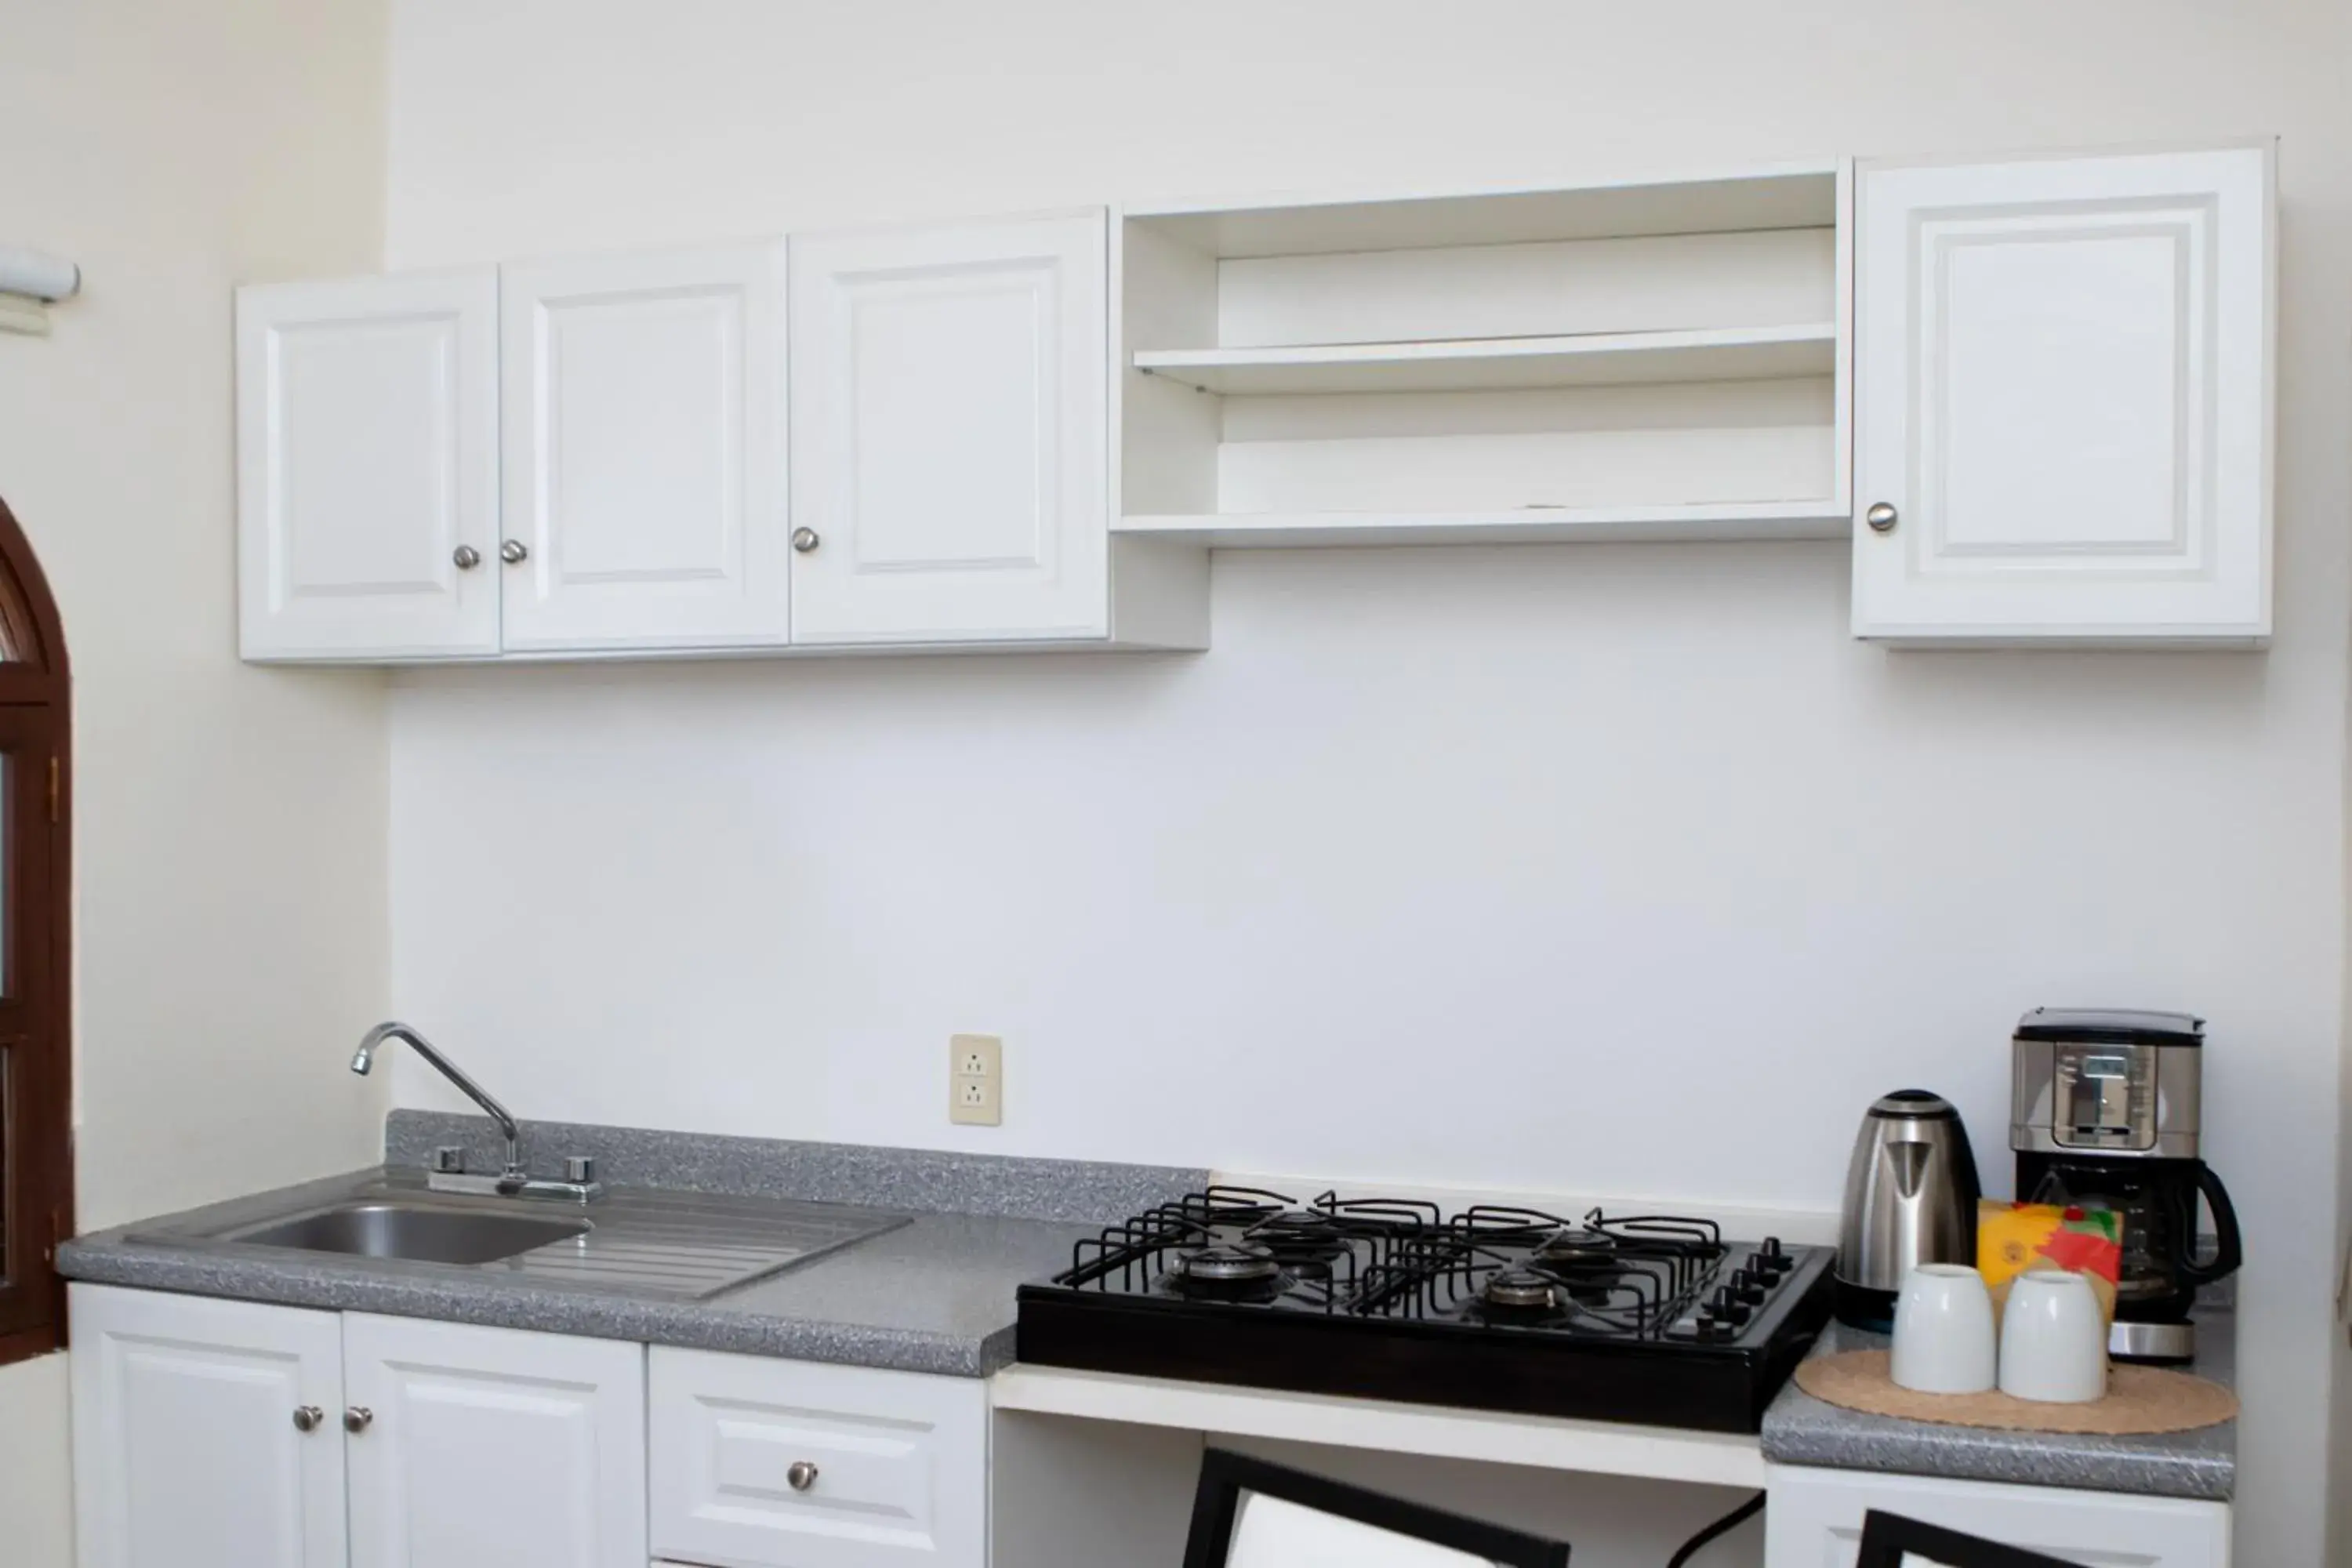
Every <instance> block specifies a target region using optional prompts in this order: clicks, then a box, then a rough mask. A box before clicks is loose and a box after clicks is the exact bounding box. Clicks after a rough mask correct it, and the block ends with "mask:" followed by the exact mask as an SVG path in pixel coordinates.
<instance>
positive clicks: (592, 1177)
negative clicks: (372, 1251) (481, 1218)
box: [352, 1020, 604, 1204]
mask: <svg viewBox="0 0 2352 1568" xmlns="http://www.w3.org/2000/svg"><path fill="white" fill-rule="evenodd" d="M386 1040H406V1041H407V1042H408V1048H409V1049H411V1050H413V1051H415V1053H416V1054H417V1055H418V1056H420V1057H423V1058H425V1061H426V1062H428V1063H430V1064H431V1065H432V1067H433V1068H434V1070H436V1072H438V1073H440V1075H441V1076H442V1077H443V1078H446V1079H448V1080H449V1081H450V1082H451V1083H453V1084H456V1085H457V1091H458V1092H459V1093H461V1094H463V1095H464V1096H465V1097H466V1098H467V1100H472V1101H473V1102H474V1103H475V1104H476V1105H478V1106H480V1107H481V1108H482V1111H483V1114H485V1115H487V1116H488V1118H489V1119H490V1120H491V1121H495V1122H497V1123H498V1125H499V1132H500V1133H501V1134H503V1135H504V1136H505V1138H506V1141H507V1163H506V1169H505V1170H504V1171H502V1172H500V1173H499V1174H498V1175H496V1176H469V1175H467V1174H466V1173H465V1160H464V1157H463V1155H462V1154H461V1153H460V1152H458V1151H457V1150H454V1149H444V1150H442V1151H441V1152H440V1156H439V1158H438V1159H436V1162H435V1169H434V1170H433V1171H432V1172H430V1173H428V1174H427V1175H426V1176H425V1185H426V1186H427V1187H429V1188H431V1189H432V1190H433V1191H435V1192H440V1193H496V1194H499V1196H501V1197H509V1198H511V1197H527V1198H565V1199H569V1200H570V1201H571V1202H573V1203H583V1204H584V1203H591V1202H593V1201H594V1200H595V1199H597V1198H600V1197H603V1196H604V1183H602V1182H600V1181H598V1180H596V1163H595V1162H594V1161H593V1160H590V1159H586V1158H583V1157H582V1156H580V1155H576V1154H575V1155H573V1156H572V1157H571V1158H570V1159H567V1160H566V1161H565V1162H564V1175H565V1176H566V1177H567V1178H568V1179H567V1180H564V1181H561V1182H551V1181H539V1180H534V1179H533V1178H532V1177H531V1176H530V1174H529V1173H526V1172H525V1171H524V1170H523V1165H522V1134H521V1132H520V1130H519V1129H518V1128H517V1127H516V1126H515V1119H514V1115H513V1113H512V1112H511V1111H509V1110H507V1108H506V1107H505V1106H503V1105H500V1104H499V1102H498V1100H496V1099H495V1098H494V1097H493V1096H492V1095H491V1094H490V1091H489V1090H488V1089H484V1088H483V1087H482V1086H481V1085H480V1084H478V1083H476V1082H475V1081H474V1080H473V1079H471V1078H469V1077H467V1074H466V1070H465V1068H461V1067H459V1066H458V1065H457V1063H456V1062H453V1061H451V1060H450V1059H449V1058H447V1057H445V1056H443V1055H442V1054H441V1053H440V1052H439V1051H438V1050H436V1049H435V1048H434V1045H433V1042H432V1041H430V1040H428V1039H426V1038H425V1037H424V1036H422V1035H420V1034H418V1033H417V1032H416V1031H415V1029H413V1028H411V1027H410V1026H408V1025H406V1024H403V1023H400V1022H397V1021H395V1020H387V1021H386V1022H384V1023H381V1024H378V1025H377V1026H375V1027H374V1028H373V1029H370V1030H369V1031H368V1032H367V1033H366V1034H365V1035H364V1036H362V1037H361V1039H360V1047H359V1049H357V1050H355V1051H353V1052H352V1071H353V1072H355V1073H357V1074H359V1075H360V1076H361V1077H362V1078H365V1077H366V1076H367V1074H368V1069H369V1068H373V1066H375V1053H376V1047H379V1046H381V1045H383V1043H384V1041H386Z"/></svg>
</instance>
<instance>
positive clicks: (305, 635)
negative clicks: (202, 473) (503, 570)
mask: <svg viewBox="0 0 2352 1568" xmlns="http://www.w3.org/2000/svg"><path fill="white" fill-rule="evenodd" d="M236 382H237V386H236V445H237V552H238V561H239V567H238V587H239V594H238V600H239V625H240V632H241V638H240V640H241V642H242V645H243V648H244V653H245V657H246V658H255V659H274V658H286V659H293V658H370V659H385V658H431V657H435V656H443V657H447V656H455V655H465V654H473V655H480V654H491V653H496V652H497V651H498V648H499V583H498V572H497V570H496V568H495V567H494V566H493V565H491V564H490V563H491V562H492V561H493V560H494V559H495V555H494V552H495V549H496V546H497V533H496V531H497V528H498V515H499V478H498V456H499V454H498V431H499V411H498V275H497V274H496V273H495V272H493V271H491V270H490V269H488V268H481V269H478V270H475V271H468V272H447V273H430V274H424V273H420V274H415V275H411V276H406V277H391V278H362V279H352V280H350V281H347V282H327V283H285V284H277V285H272V286H269V287H263V288H251V289H239V290H238V291H237V296H236ZM467 561H471V562H473V563H474V564H473V566H472V567H471V568H470V569H468V568H467V566H466V564H465V563H467Z"/></svg>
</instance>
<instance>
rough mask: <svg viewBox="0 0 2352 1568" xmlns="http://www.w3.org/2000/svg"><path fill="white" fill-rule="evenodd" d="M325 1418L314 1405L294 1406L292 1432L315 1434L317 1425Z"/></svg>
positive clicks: (321, 1411) (323, 1413)
mask: <svg viewBox="0 0 2352 1568" xmlns="http://www.w3.org/2000/svg"><path fill="white" fill-rule="evenodd" d="M326 1416H327V1413H326V1412H325V1411H323V1410H321V1409H320V1408H319V1407H318V1406H317V1405H296V1406H295V1407H294V1430H296V1431H297V1432H316V1431H317V1430H318V1429H319V1423H320V1422H321V1421H323V1420H325V1419H326Z"/></svg>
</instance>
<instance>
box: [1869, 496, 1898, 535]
mask: <svg viewBox="0 0 2352 1568" xmlns="http://www.w3.org/2000/svg"><path fill="white" fill-rule="evenodd" d="M1895 518H1896V513H1895V507H1894V504H1893V503H1892V502H1889V501H1878V502H1875V503H1874V504H1873V505H1872V507H1871V509H1870V510H1868V511H1865V512H1864V513H1863V514H1862V521H1864V522H1866V523H1868V524H1870V531H1872V532H1873V533H1892V532H1894V531H1895Z"/></svg>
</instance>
